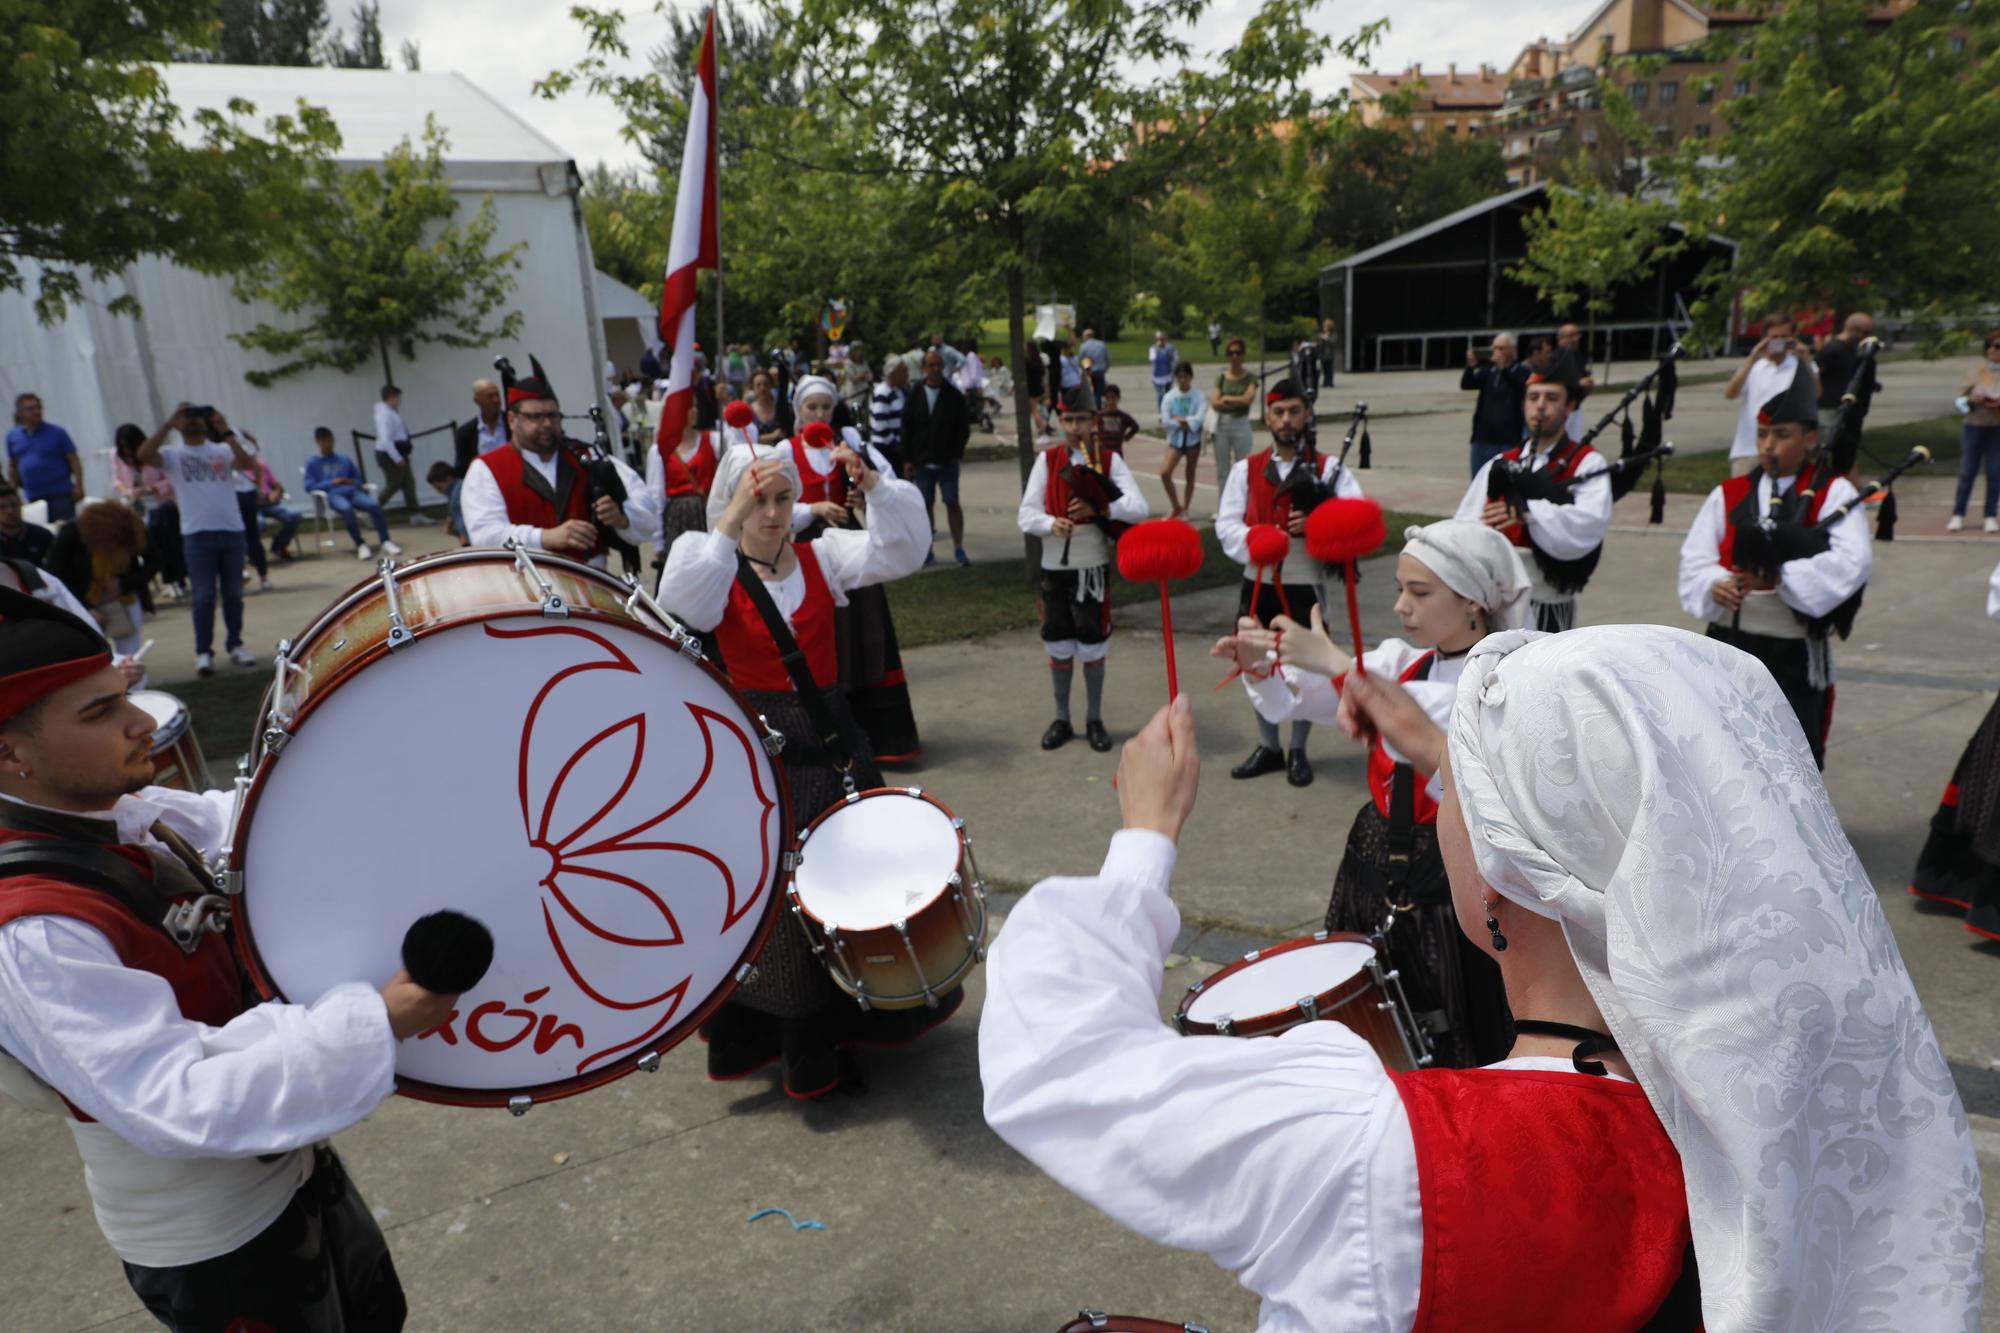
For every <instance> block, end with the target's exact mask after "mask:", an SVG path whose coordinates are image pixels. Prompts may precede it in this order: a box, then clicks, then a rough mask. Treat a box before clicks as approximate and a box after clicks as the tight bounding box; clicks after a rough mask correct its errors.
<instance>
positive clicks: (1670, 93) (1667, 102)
mask: <svg viewBox="0 0 2000 1333" xmlns="http://www.w3.org/2000/svg"><path fill="white" fill-rule="evenodd" d="M1680 98H1681V86H1680V85H1679V84H1678V83H1666V82H1662V83H1661V84H1660V105H1661V106H1672V105H1673V104H1674V103H1675V102H1678V101H1679V100H1680Z"/></svg>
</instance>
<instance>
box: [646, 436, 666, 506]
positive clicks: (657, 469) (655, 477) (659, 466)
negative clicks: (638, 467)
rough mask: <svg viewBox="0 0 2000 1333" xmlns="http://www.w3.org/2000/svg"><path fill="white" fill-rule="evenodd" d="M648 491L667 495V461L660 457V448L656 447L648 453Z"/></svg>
mask: <svg viewBox="0 0 2000 1333" xmlns="http://www.w3.org/2000/svg"><path fill="white" fill-rule="evenodd" d="M646 489H647V490H649V491H658V492H659V493H660V494H661V495H663V496H664V495H665V494H666V493H667V460H666V459H664V458H662V457H660V446H659V445H657V444H656V445H654V446H653V447H652V448H650V449H648V450H647V451H646Z"/></svg>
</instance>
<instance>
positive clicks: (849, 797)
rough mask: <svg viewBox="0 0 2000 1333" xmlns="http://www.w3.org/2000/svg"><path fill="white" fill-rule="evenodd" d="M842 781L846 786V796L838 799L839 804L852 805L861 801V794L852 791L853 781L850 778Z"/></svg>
mask: <svg viewBox="0 0 2000 1333" xmlns="http://www.w3.org/2000/svg"><path fill="white" fill-rule="evenodd" d="M842 780H843V781H844V782H846V784H847V794H846V795H845V796H843V797H841V798H840V803H841V804H842V805H853V804H854V803H855V802H856V801H858V800H860V799H861V793H860V792H858V791H856V790H855V789H854V779H853V778H852V777H851V776H849V777H845V778H843V779H842Z"/></svg>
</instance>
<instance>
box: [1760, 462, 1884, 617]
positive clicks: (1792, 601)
mask: <svg viewBox="0 0 2000 1333" xmlns="http://www.w3.org/2000/svg"><path fill="white" fill-rule="evenodd" d="M1857 494H1858V492H1857V491H1856V490H1855V489H1854V487H1853V485H1852V484H1851V483H1850V482H1849V481H1848V480H1847V479H1846V478H1845V477H1836V478H1834V481H1833V485H1831V486H1829V487H1827V490H1826V502H1825V507H1826V508H1828V509H1837V508H1839V507H1840V506H1841V505H1844V504H1846V503H1847V502H1848V501H1849V500H1852V499H1854V498H1855V497H1856V495H1857ZM1827 535H1828V536H1829V537H1830V538H1831V539H1832V544H1831V545H1830V546H1828V547H1827V549H1826V550H1824V551H1822V552H1820V553H1819V554H1818V555H1816V556H1812V557H1810V558H1808V559H1805V560H1787V561H1786V562H1785V563H1784V565H1783V566H1782V567H1781V568H1780V569H1779V570H1778V597H1779V599H1780V600H1781V601H1783V602H1784V603H1785V605H1787V606H1789V607H1791V608H1792V609H1793V610H1794V611H1797V612H1798V613H1799V614H1800V615H1803V616H1807V617H1819V616H1823V615H1825V614H1826V613H1827V612H1829V611H1831V610H1833V609H1834V608H1835V607H1837V606H1839V605H1840V604H1841V603H1842V602H1844V601H1846V600H1847V599H1848V598H1850V597H1852V596H1853V595H1854V594H1855V593H1857V592H1859V591H1860V590H1861V588H1862V585H1864V584H1866V583H1867V582H1868V575H1869V574H1870V573H1871V572H1872V571H1873V570H1874V568H1875V551H1874V546H1873V543H1872V542H1871V541H1870V539H1869V531H1868V506H1866V505H1860V504H1857V505H1855V506H1854V508H1853V509H1852V510H1851V511H1849V513H1848V515H1847V517H1845V518H1843V519H1841V520H1840V521H1839V522H1837V523H1835V524H1834V525H1833V526H1832V527H1831V528H1829V529H1827Z"/></svg>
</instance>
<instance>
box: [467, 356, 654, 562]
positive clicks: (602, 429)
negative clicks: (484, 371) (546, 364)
mask: <svg viewBox="0 0 2000 1333" xmlns="http://www.w3.org/2000/svg"><path fill="white" fill-rule="evenodd" d="M493 368H494V369H495V370H497V371H499V372H500V393H501V396H502V400H503V401H504V400H505V398H506V395H507V394H508V391H509V390H510V389H511V388H512V387H513V384H514V380H515V378H516V377H515V374H514V364H513V362H511V361H509V360H508V359H507V358H506V357H504V356H496V357H494V358H493ZM582 415H583V416H587V417H588V418H589V419H590V422H591V425H592V427H593V428H594V430H593V434H592V437H591V441H590V443H589V444H585V443H584V442H583V441H581V440H576V439H571V438H569V437H568V436H564V437H563V441H562V443H561V444H560V445H559V446H558V448H560V449H561V450H562V452H563V453H565V454H568V455H569V459H570V462H571V464H572V465H573V466H574V467H575V468H576V469H577V471H578V472H580V473H582V475H583V479H584V484H585V486H586V487H587V489H586V490H585V492H584V496H585V500H586V502H587V503H588V505H589V508H590V522H591V525H592V526H593V527H595V528H596V529H597V539H598V542H599V543H600V544H601V545H602V546H603V547H604V548H605V549H606V550H611V551H616V552H618V558H619V560H620V561H621V562H623V564H624V566H625V572H626V573H627V574H629V575H632V576H633V577H635V578H636V577H637V576H638V573H639V564H640V561H639V548H638V547H637V546H635V545H633V544H632V543H631V542H628V541H626V540H625V538H624V537H623V536H622V535H621V534H620V533H619V531H618V529H616V528H614V527H612V526H611V525H610V524H609V523H606V522H605V521H604V520H602V519H600V518H599V517H597V501H598V499H599V497H605V496H608V497H609V498H610V499H611V500H612V502H613V503H615V504H617V505H618V506H619V507H620V508H623V507H624V505H625V501H626V500H627V499H628V498H629V497H628V496H627V494H626V491H625V479H624V478H623V477H620V476H619V475H618V464H617V463H616V462H614V461H613V455H612V452H611V432H610V431H609V430H608V429H607V428H606V426H605V424H604V409H603V408H602V407H599V406H597V405H596V404H592V405H591V408H590V411H588V412H586V413H583V414H582ZM565 419H566V420H572V421H573V420H577V419H578V417H577V415H576V414H570V415H569V416H567V417H566V418H565Z"/></svg>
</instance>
